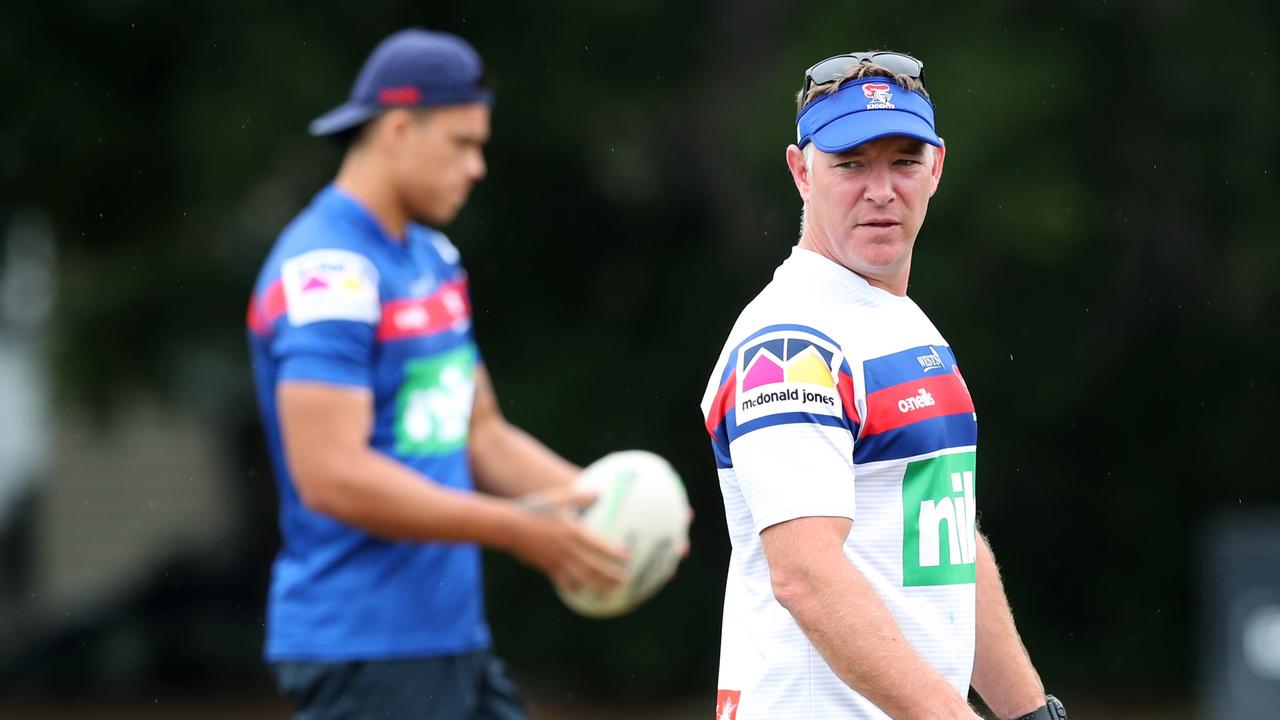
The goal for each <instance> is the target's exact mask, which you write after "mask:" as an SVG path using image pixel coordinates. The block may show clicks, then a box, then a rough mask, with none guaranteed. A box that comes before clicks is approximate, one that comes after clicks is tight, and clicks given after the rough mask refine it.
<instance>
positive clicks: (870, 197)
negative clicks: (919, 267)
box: [787, 137, 945, 293]
mask: <svg viewBox="0 0 1280 720" xmlns="http://www.w3.org/2000/svg"><path fill="white" fill-rule="evenodd" d="M813 152H814V158H813V163H812V167H811V168H806V167H805V163H804V158H803V154H802V153H801V151H800V149H799V148H797V147H796V146H794V145H793V146H791V147H790V148H788V150H787V163H788V166H789V167H790V168H791V172H792V176H793V178H794V179H795V182H796V188H797V189H798V190H799V191H800V196H801V198H802V199H803V200H804V201H805V207H806V210H805V226H806V230H805V238H804V239H802V240H801V245H802V246H808V245H812V247H809V249H811V250H814V251H816V252H818V253H820V254H822V255H824V256H826V257H827V258H829V259H831V260H833V261H835V262H838V263H840V264H841V265H843V266H845V267H846V268H849V269H850V270H852V271H854V272H856V273H858V274H859V275H861V276H863V277H864V278H866V279H867V280H868V281H870V282H871V283H872V284H873V285H877V286H879V287H883V288H885V289H889V290H890V291H893V292H899V290H897V288H899V287H900V292H902V293H905V292H906V282H907V276H908V274H909V273H910V269H911V250H912V247H913V246H914V245H915V240H916V234H917V233H919V232H920V226H921V225H922V224H923V223H924V216H925V213H926V212H927V211H928V209H929V198H931V197H932V196H933V193H934V191H936V190H937V189H938V181H939V179H941V177H942V161H943V158H944V156H945V152H944V148H936V149H935V150H930V149H929V147H928V146H926V145H925V143H923V142H921V141H919V140H915V139H913V138H907V137H886V138H880V139H878V140H872V141H871V142H868V143H864V144H862V145H859V146H858V147H856V148H853V149H852V150H848V151H846V152H843V153H839V154H834V155H831V154H827V153H824V152H822V151H821V150H818V149H817V148H814V151H813Z"/></svg>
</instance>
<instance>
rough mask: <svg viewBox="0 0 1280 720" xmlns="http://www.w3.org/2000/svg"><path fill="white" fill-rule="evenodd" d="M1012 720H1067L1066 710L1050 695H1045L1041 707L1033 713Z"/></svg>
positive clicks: (1060, 702)
mask: <svg viewBox="0 0 1280 720" xmlns="http://www.w3.org/2000/svg"><path fill="white" fill-rule="evenodd" d="M1014 720H1067V709H1066V708H1064V707H1063V706H1062V701H1061V700H1059V699H1058V698H1056V697H1054V696H1052V695H1046V696H1045V697H1044V705H1043V706H1041V707H1039V708H1037V709H1036V711H1035V712H1030V713H1027V714H1026V715H1023V716H1022V717H1017V718H1014Z"/></svg>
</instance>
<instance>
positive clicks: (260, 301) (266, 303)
mask: <svg viewBox="0 0 1280 720" xmlns="http://www.w3.org/2000/svg"><path fill="white" fill-rule="evenodd" d="M287 310H288V304H287V303H286V302H285V299H284V283H283V282H282V281H280V280H276V281H275V282H273V283H271V285H270V286H268V287H267V289H266V290H264V291H262V293H261V294H260V295H255V296H253V297H251V298H249V313H248V317H247V318H245V322H246V323H248V325H249V329H250V330H252V331H253V332H255V333H257V334H259V335H266V334H268V333H270V332H271V326H272V325H274V324H275V322H276V318H278V317H280V316H281V315H283V314H285V312H286V311H287Z"/></svg>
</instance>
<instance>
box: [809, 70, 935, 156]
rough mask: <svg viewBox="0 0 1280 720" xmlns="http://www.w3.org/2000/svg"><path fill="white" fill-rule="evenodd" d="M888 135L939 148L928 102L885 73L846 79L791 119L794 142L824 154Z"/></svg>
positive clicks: (844, 149)
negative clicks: (913, 139)
mask: <svg viewBox="0 0 1280 720" xmlns="http://www.w3.org/2000/svg"><path fill="white" fill-rule="evenodd" d="M891 135H903V136H906V137H912V138H916V139H917V140H922V141H924V142H927V143H929V144H930V145H936V146H938V147H942V138H940V137H938V132H937V130H935V129H934V125H933V104H932V103H930V102H929V100H928V98H926V97H925V96H924V95H923V94H921V93H917V92H911V91H910V90H907V89H906V88H904V87H902V86H901V85H898V84H897V83H895V82H894V81H893V80H891V79H889V78H885V77H868V78H862V79H859V80H855V81H851V82H847V83H845V84H844V85H843V86H841V88H840V89H839V90H837V91H835V92H834V93H832V94H831V95H823V96H820V97H819V98H818V99H817V100H815V101H814V102H812V103H810V104H809V105H808V106H807V107H805V108H804V109H803V110H801V111H800V115H799V116H798V117H797V118H796V144H797V145H799V146H800V147H801V148H803V147H804V146H805V145H806V144H808V143H809V142H810V141H813V144H814V146H815V147H817V148H818V149H819V150H821V151H823V152H827V153H840V152H844V151H846V150H851V149H853V148H855V147H857V146H859V145H861V144H863V143H866V142H870V141H872V140H875V139H877V138H882V137H889V136H891Z"/></svg>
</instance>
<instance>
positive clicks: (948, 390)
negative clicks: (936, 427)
mask: <svg viewBox="0 0 1280 720" xmlns="http://www.w3.org/2000/svg"><path fill="white" fill-rule="evenodd" d="M921 390H923V391H924V392H925V396H924V397H922V396H921V393H920V391H921ZM927 400H932V404H924V403H923V402H922V401H927ZM966 412H973V398H971V397H969V391H968V390H966V389H965V387H964V383H963V382H962V381H961V380H960V378H959V377H957V376H955V375H953V374H951V373H947V374H945V375H938V376H936V377H931V378H922V379H920V380H911V381H908V382H904V383H901V384H898V385H893V386H891V387H887V388H885V389H883V390H878V391H876V392H873V393H871V394H870V395H868V396H867V424H866V427H865V428H864V432H863V434H864V435H876V434H878V433H882V432H887V431H889V430H896V429H897V428H900V427H903V426H906V425H910V424H912V423H916V422H920V421H921V420H929V419H932V418H936V417H942V416H944V415H956V414H959V413H966Z"/></svg>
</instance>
